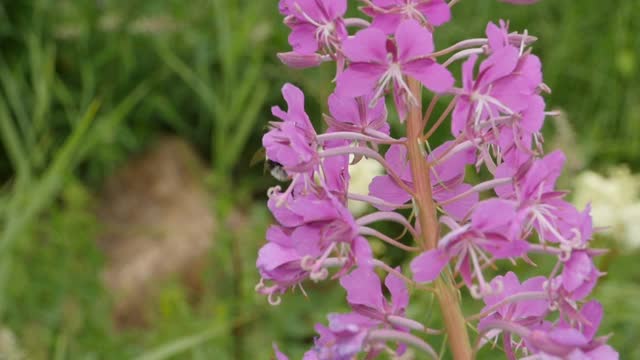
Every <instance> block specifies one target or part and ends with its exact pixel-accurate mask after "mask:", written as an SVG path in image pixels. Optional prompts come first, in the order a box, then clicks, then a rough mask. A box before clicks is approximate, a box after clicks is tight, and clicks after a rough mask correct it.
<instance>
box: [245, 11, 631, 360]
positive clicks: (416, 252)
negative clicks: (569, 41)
mask: <svg viewBox="0 0 640 360" xmlns="http://www.w3.org/2000/svg"><path fill="white" fill-rule="evenodd" d="M505 2H511V3H516V4H524V3H532V2H534V1H528V0H522V1H515V0H511V1H507V0H505ZM456 3H459V4H460V5H459V6H464V3H465V2H458V1H456V0H452V1H449V2H445V1H444V0H361V1H360V4H361V5H362V4H363V6H362V7H360V10H361V11H362V12H363V13H364V14H365V15H367V16H369V17H370V19H369V20H370V21H369V20H365V19H359V18H344V15H345V13H346V11H347V5H348V4H347V1H346V0H281V1H280V3H279V9H280V12H281V13H282V14H283V15H284V16H285V24H287V26H289V27H290V28H291V30H292V33H291V36H290V38H289V40H290V43H291V45H292V47H293V51H291V52H288V53H282V54H279V56H280V58H281V60H282V61H283V62H284V63H285V64H286V65H288V66H291V67H294V68H306V67H312V66H320V65H321V64H322V63H325V62H335V63H336V69H337V70H336V78H335V79H336V80H335V81H336V88H335V92H334V93H333V94H331V95H330V96H329V98H328V99H327V105H328V109H329V111H328V114H325V115H323V116H322V117H320V118H319V119H318V120H320V119H322V120H324V122H325V125H326V126H325V127H324V128H326V129H327V131H326V132H324V133H320V134H318V133H317V132H316V130H315V129H314V127H313V125H312V122H311V118H310V117H309V115H308V114H307V112H306V110H305V97H304V93H303V91H302V90H301V89H299V88H297V87H295V86H293V85H291V84H286V85H285V86H284V87H283V88H282V95H283V97H284V100H285V101H286V104H287V105H286V110H283V109H281V108H280V107H274V108H273V109H272V113H273V115H274V116H275V117H276V118H277V121H272V122H271V123H270V129H269V131H268V132H267V133H266V134H265V135H264V137H263V139H262V143H263V146H264V147H265V149H266V154H267V159H268V160H269V161H271V162H273V163H275V164H277V165H278V166H279V168H281V169H282V174H278V179H279V180H280V181H282V180H286V182H288V183H285V184H281V186H282V187H280V186H276V187H273V188H271V189H270V190H269V192H268V197H269V200H268V204H267V205H268V208H269V210H270V211H271V213H272V215H273V217H274V220H275V224H274V225H272V226H271V227H270V228H269V229H268V230H267V234H266V244H264V245H263V246H262V248H261V249H260V250H259V252H258V257H257V261H256V267H257V269H258V272H259V274H260V282H259V283H258V285H257V286H256V291H257V292H258V293H260V294H263V295H265V296H266V297H267V299H268V301H269V302H270V303H271V304H273V305H277V304H279V303H281V302H283V300H282V298H281V297H282V296H283V294H284V293H285V292H287V291H288V290H294V291H295V290H296V289H297V290H299V291H300V292H301V293H302V294H303V295H304V296H320V295H319V294H315V293H314V292H313V291H309V294H308V295H307V292H306V291H305V288H304V287H305V286H307V284H308V283H310V282H318V281H331V280H334V281H335V282H337V283H339V284H340V285H341V286H342V288H343V289H344V291H345V304H346V305H349V306H350V308H351V312H349V313H331V314H329V315H328V316H327V320H328V321H327V322H326V323H325V324H317V325H316V327H315V330H316V332H317V337H316V338H315V339H314V342H313V345H312V346H311V348H310V349H309V350H308V351H307V352H306V353H305V354H304V356H303V359H305V360H353V359H357V358H366V359H374V358H377V357H378V355H380V356H381V357H385V358H392V359H399V358H404V357H407V356H411V354H412V352H413V353H415V354H416V358H420V359H422V358H438V356H439V355H438V354H437V353H436V352H435V351H434V350H433V347H432V346H431V345H430V342H431V341H438V342H439V340H433V336H435V335H439V334H442V333H445V334H446V339H447V342H448V344H449V347H448V351H449V352H450V354H451V356H450V357H452V358H453V359H455V360H469V359H471V358H472V357H473V354H474V351H476V350H477V349H479V348H481V347H490V345H491V344H494V343H495V344H501V346H499V348H500V349H501V350H502V351H504V357H506V358H507V359H509V360H514V359H544V360H564V359H566V360H578V359H587V360H600V359H604V360H616V359H618V354H617V352H616V351H615V350H614V349H613V348H611V347H610V346H609V345H607V340H608V336H602V335H598V334H599V333H601V331H599V329H598V328H599V326H600V323H601V320H602V318H603V316H604V314H603V310H602V306H601V305H600V304H599V303H598V302H597V301H595V300H591V299H589V295H590V294H591V292H592V291H593V289H594V288H595V286H596V284H597V282H598V280H599V278H600V277H602V276H603V275H604V274H603V273H602V272H600V271H599V270H598V268H597V266H596V263H595V262H594V259H595V257H597V256H599V255H602V254H604V253H605V252H606V250H603V249H593V248H591V247H590V245H591V239H592V237H593V232H594V229H593V224H592V221H591V216H590V214H589V212H590V208H589V207H588V206H587V207H586V209H583V210H579V209H577V208H575V207H574V206H573V205H571V204H570V203H568V202H567V201H565V199H564V198H565V195H566V194H567V193H566V192H565V191H561V190H559V189H557V188H556V182H557V179H558V177H559V176H560V174H561V172H562V169H563V167H564V163H565V160H566V159H565V156H564V154H562V152H560V151H553V152H550V153H548V154H546V155H545V152H544V148H543V146H542V145H543V138H542V136H541V135H540V132H541V129H542V126H543V123H544V120H545V116H546V115H549V114H550V113H549V112H547V111H545V100H544V98H543V94H545V93H549V92H550V90H549V88H548V87H547V86H546V85H545V84H544V83H543V76H542V64H541V61H540V59H539V58H538V57H536V56H535V55H533V54H532V51H531V49H530V48H529V45H530V44H531V43H532V42H533V41H535V40H536V38H535V37H534V36H531V35H529V34H528V33H527V32H526V31H525V32H523V33H515V32H509V29H508V22H505V21H500V22H498V23H496V24H494V23H489V24H488V25H487V27H486V30H485V36H486V37H485V38H471V39H460V41H458V42H456V43H454V44H451V45H450V46H448V47H445V48H443V49H441V50H437V49H435V48H434V45H433V36H436V35H435V34H436V33H437V32H438V31H443V30H441V29H442V28H440V27H438V26H439V25H441V24H443V23H445V22H447V21H449V20H450V17H451V13H450V7H451V6H453V4H456ZM347 29H349V32H347ZM352 30H353V31H352ZM443 57H445V58H446V60H442V58H443ZM436 60H437V61H436ZM441 60H442V61H441ZM439 62H441V63H442V65H440V63H439ZM453 66H460V67H461V68H462V76H461V79H460V80H458V81H457V82H456V81H455V80H454V78H453V76H452V75H451V73H450V72H449V70H448V68H449V67H453ZM423 88H426V90H429V91H430V92H431V93H430V94H427V96H429V97H431V105H429V106H428V107H427V108H426V113H423V111H422V99H423V94H422V92H423ZM389 97H390V98H389ZM447 97H449V98H450V103H449V105H448V106H446V110H444V111H443V112H442V113H440V114H434V112H435V111H434V109H436V108H437V107H436V106H435V105H436V103H437V102H438V100H440V101H442V100H445V99H446V98H447ZM391 99H393V101H389V100H391ZM391 103H393V104H395V111H396V112H397V113H398V115H399V118H400V120H401V122H403V124H404V125H405V130H406V131H405V132H404V133H403V134H396V133H395V132H393V133H392V131H391V126H390V125H391V124H389V122H388V119H387V115H388V109H387V104H391ZM390 110H391V109H390ZM436 119H437V120H436ZM449 119H450V120H451V123H450V124H447V120H449ZM443 124H447V125H444V126H447V127H449V126H450V133H451V135H452V136H451V138H450V139H447V140H446V141H444V142H442V143H435V142H434V141H433V139H432V138H431V135H432V134H433V133H435V132H436V131H437V130H438V129H439V127H440V126H441V125H443ZM365 159H366V160H367V161H376V162H378V163H379V164H380V165H381V166H382V167H383V168H384V172H383V173H382V174H383V175H378V176H376V177H373V178H372V180H371V181H370V183H369V184H368V189H369V193H368V194H363V193H362V192H361V191H360V190H358V191H356V189H355V188H354V189H350V178H351V174H349V169H350V167H349V166H350V165H352V164H355V163H357V162H359V161H363V160H365ZM473 170H475V171H476V172H477V173H478V174H475V175H474V176H473V179H478V178H482V179H483V180H482V181H472V180H470V179H471V177H469V176H467V175H468V173H469V172H471V171H473ZM280 175H282V176H280ZM481 195H482V197H481ZM480 199H482V200H480ZM350 200H351V201H353V200H356V201H359V202H364V203H368V204H370V205H372V208H375V209H376V211H374V212H371V213H367V214H365V215H361V216H360V215H359V217H355V216H354V215H353V214H351V213H350V212H349V210H348V206H347V202H348V201H350ZM408 214H410V215H408ZM383 221H384V222H393V223H394V224H395V225H397V226H400V227H401V228H402V229H403V232H402V233H401V234H400V236H397V235H398V234H397V233H394V234H387V233H386V232H385V231H381V230H379V229H380V228H378V227H374V226H373V224H374V223H379V222H383ZM408 237H412V238H413V239H414V240H415V244H410V243H408V241H407V239H406V238H408ZM372 239H379V240H382V241H383V242H384V243H385V246H393V247H396V248H398V249H400V250H403V251H406V252H407V255H406V257H405V258H404V259H403V260H401V261H399V262H398V263H394V264H388V263H385V262H383V261H382V260H380V259H376V258H375V257H374V255H373V252H372V250H371V247H370V245H369V241H370V240H372ZM540 257H550V258H551V259H552V260H553V262H552V263H554V264H555V265H554V266H553V268H551V269H550V271H548V272H543V271H539V272H538V274H536V275H537V276H532V277H530V278H521V279H519V278H518V276H517V275H516V274H515V273H513V272H511V271H509V268H510V267H511V266H512V265H514V264H516V263H518V262H521V263H524V264H525V265H530V266H532V267H533V266H535V265H536V262H537V261H538V260H539V259H540ZM407 267H408V268H409V270H407V269H406V268H407ZM489 267H491V268H492V272H491V273H492V274H496V276H495V277H493V279H491V278H490V277H489V272H488V271H487V268H489ZM402 268H404V271H403V269H402ZM536 269H538V270H540V269H539V268H536ZM383 274H384V275H385V276H384V277H382V278H381V277H380V276H381V275H383ZM383 278H384V281H383ZM417 291H430V292H432V293H433V295H434V298H435V299H437V302H438V306H439V308H440V310H441V315H442V316H441V318H442V319H443V323H444V329H442V330H433V329H430V328H429V325H430V324H429V323H424V322H423V321H425V317H419V318H416V319H412V318H410V317H408V315H407V314H413V313H414V312H412V311H409V310H410V309H409V307H410V306H412V307H413V306H421V307H420V308H419V309H420V311H421V312H419V313H418V314H420V313H423V312H424V311H426V309H425V308H424V307H425V306H426V304H417V301H416V300H415V299H416V298H417V297H414V296H413V295H415V292H417ZM458 291H460V292H463V293H468V294H470V295H471V296H472V297H473V298H475V299H477V300H478V301H482V302H483V303H484V308H483V309H482V310H481V311H480V312H479V313H477V314H464V313H463V311H462V309H461V307H460V305H459V300H458V293H457V292H458ZM412 299H413V301H410V300H412ZM429 311H432V310H431V309H429ZM470 326H473V327H476V328H477V334H479V335H478V336H474V337H473V338H470V336H469V335H470V334H469V333H468V332H467V328H468V327H470ZM408 347H411V348H412V350H411V352H410V351H409V350H408ZM491 347H492V348H493V349H494V350H495V351H498V347H495V346H491ZM273 349H274V352H275V357H276V359H277V360H285V359H288V357H287V356H286V355H285V353H284V352H281V351H280V350H279V349H278V347H277V346H276V345H275V344H274V347H273ZM448 354H449V353H447V356H448Z"/></svg>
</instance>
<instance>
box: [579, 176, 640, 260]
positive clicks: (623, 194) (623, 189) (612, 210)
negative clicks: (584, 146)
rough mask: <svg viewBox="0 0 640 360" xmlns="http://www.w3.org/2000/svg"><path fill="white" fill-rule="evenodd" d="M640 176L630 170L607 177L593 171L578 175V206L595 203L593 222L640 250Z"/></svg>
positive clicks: (593, 204) (592, 205) (592, 209)
mask: <svg viewBox="0 0 640 360" xmlns="http://www.w3.org/2000/svg"><path fill="white" fill-rule="evenodd" d="M639 195H640V177H638V176H637V175H633V174H631V172H630V171H629V169H627V168H626V167H619V168H615V169H613V170H611V171H610V172H609V176H607V177H605V176H602V175H600V174H598V173H595V172H593V171H585V172H583V173H582V174H580V175H578V176H577V178H576V182H575V192H574V203H575V204H576V205H577V206H579V207H584V206H585V205H586V204H587V203H591V215H592V217H593V223H594V225H595V226H597V227H603V228H606V230H605V232H606V233H608V234H610V235H611V236H613V237H614V238H615V239H616V240H618V241H620V242H621V243H623V244H624V245H625V246H627V247H629V248H632V249H634V248H640V196H639Z"/></svg>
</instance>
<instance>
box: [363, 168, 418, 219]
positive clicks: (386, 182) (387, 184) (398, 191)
mask: <svg viewBox="0 0 640 360" xmlns="http://www.w3.org/2000/svg"><path fill="white" fill-rule="evenodd" d="M369 195H371V196H375V197H377V198H379V199H382V200H384V201H386V202H388V203H392V204H404V203H406V202H408V201H409V200H411V195H410V194H409V193H407V192H406V191H405V190H404V189H403V188H401V187H400V186H398V184H397V183H396V181H395V180H393V178H391V176H389V175H383V176H376V177H375V178H373V180H372V181H371V184H369ZM375 207H376V208H377V209H378V210H384V211H388V210H395V209H392V208H389V207H387V206H382V205H375Z"/></svg>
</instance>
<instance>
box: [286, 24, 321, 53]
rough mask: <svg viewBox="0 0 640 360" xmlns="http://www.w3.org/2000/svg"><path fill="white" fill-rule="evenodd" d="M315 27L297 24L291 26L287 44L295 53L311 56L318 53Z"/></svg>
mask: <svg viewBox="0 0 640 360" xmlns="http://www.w3.org/2000/svg"><path fill="white" fill-rule="evenodd" d="M315 32H316V27H315V26H313V25H311V24H297V25H294V26H292V28H291V34H289V44H290V45H291V47H292V48H293V50H295V52H297V53H301V54H313V53H315V52H316V51H318V41H317V40H316V35H315Z"/></svg>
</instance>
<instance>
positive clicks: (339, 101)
mask: <svg viewBox="0 0 640 360" xmlns="http://www.w3.org/2000/svg"><path fill="white" fill-rule="evenodd" d="M372 103H375V106H373V107H371V106H369V105H370V104H372ZM329 111H330V112H331V116H325V120H326V122H327V124H329V129H328V130H327V132H336V131H350V132H356V133H362V134H369V135H371V134H383V135H389V131H390V129H389V123H387V106H386V104H385V102H384V101H378V102H375V99H374V98H373V94H367V95H364V96H360V97H356V98H353V97H340V96H338V95H337V94H335V93H333V94H331V95H330V96H329Z"/></svg>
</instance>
